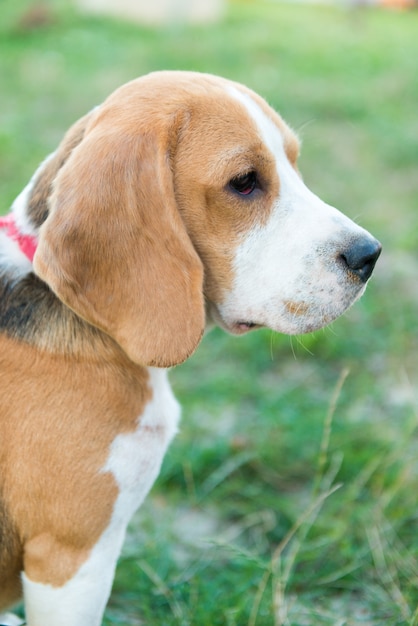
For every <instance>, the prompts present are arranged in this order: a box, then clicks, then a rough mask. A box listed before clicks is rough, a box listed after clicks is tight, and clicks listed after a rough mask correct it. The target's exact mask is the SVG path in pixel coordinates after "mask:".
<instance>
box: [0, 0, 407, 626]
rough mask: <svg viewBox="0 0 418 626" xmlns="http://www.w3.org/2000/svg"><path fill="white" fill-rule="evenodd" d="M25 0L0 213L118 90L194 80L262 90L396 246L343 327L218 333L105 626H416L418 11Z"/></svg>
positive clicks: (325, 192) (10, 22)
mask: <svg viewBox="0 0 418 626" xmlns="http://www.w3.org/2000/svg"><path fill="white" fill-rule="evenodd" d="M29 5H30V2H25V3H23V2H22V0H16V1H15V2H14V3H8V5H7V6H2V11H3V13H2V22H1V24H0V85H1V89H0V195H1V198H2V204H3V209H2V210H3V212H5V211H6V210H7V208H8V206H9V204H10V202H11V201H12V199H13V198H14V196H15V195H16V194H17V193H18V192H19V191H20V190H21V188H22V187H23V185H24V184H25V183H26V181H27V180H28V178H29V177H30V176H31V174H32V173H33V170H34V168H35V167H36V165H37V164H38V162H39V161H40V160H41V159H42V158H44V156H45V155H46V154H47V153H48V152H50V151H51V150H52V149H54V148H55V146H56V144H57V142H58V141H59V139H60V138H61V136H62V134H63V132H64V131H65V129H66V128H67V127H68V125H69V124H70V123H71V122H72V121H74V120H75V119H77V117H79V116H81V115H82V114H83V113H84V112H85V111H86V110H88V109H89V108H91V107H92V106H93V105H95V104H96V103H98V102H100V101H101V100H102V99H103V98H104V97H105V96H106V95H107V94H108V93H109V92H110V91H111V90H112V89H113V88H115V87H116V86H117V85H119V84H121V83H123V82H124V81H126V80H128V79H130V78H133V77H135V76H137V75H140V74H142V73H145V72H148V71H150V70H154V69H162V68H183V69H194V70H201V71H209V72H214V73H219V74H223V75H225V76H228V77H231V78H234V79H236V80H239V81H242V82H245V83H247V84H248V85H249V86H251V87H252V88H254V89H256V90H257V91H259V92H260V93H261V94H262V95H264V96H265V97H266V98H267V99H268V100H269V102H270V103H271V104H272V105H273V106H275V107H276V108H278V109H279V110H280V112H281V113H282V114H283V116H284V117H285V119H286V120H287V121H288V122H289V123H290V124H291V125H292V126H293V127H294V128H295V129H296V130H297V131H298V133H299V134H300V136H301V137H302V139H303V141H304V148H303V154H302V158H301V163H300V165H301V169H302V171H303V173H304V177H305V180H306V181H307V183H308V184H309V185H310V186H311V187H312V188H313V190H314V191H315V192H316V193H318V194H319V195H321V196H322V197H323V198H324V199H325V200H327V201H328V202H330V203H331V204H333V205H335V206H337V207H339V208H340V209H341V210H343V211H344V212H346V213H347V214H348V215H350V216H351V217H353V218H354V219H356V220H357V221H359V222H360V223H361V224H362V225H363V226H365V227H366V228H369V229H370V230H372V231H373V233H374V234H375V235H376V236H377V237H378V238H379V239H380V240H381V241H382V242H383V245H384V253H383V255H382V258H381V260H380V262H379V264H378V267H377V269H376V273H375V276H374V278H373V280H372V281H371V284H370V286H369V288H368V290H367V293H366V295H365V296H364V297H363V299H362V300H361V301H360V302H359V303H357V304H356V305H355V306H354V307H353V309H352V310H350V311H349V312H348V314H347V315H345V316H344V317H343V318H342V319H340V320H338V321H337V322H335V323H334V324H333V326H332V328H330V329H326V330H324V331H321V332H318V333H315V334H313V335H309V336H305V337H300V338H293V339H292V340H291V339H289V338H286V337H283V336H279V335H274V334H272V333H270V332H267V331H266V332H264V331H263V332H258V333H255V334H252V335H250V336H247V337H245V338H242V339H240V340H237V339H233V338H231V337H228V336H226V335H224V334H222V333H221V332H220V331H213V332H212V333H210V334H209V335H208V336H207V337H206V338H205V339H204V341H203V342H202V345H201V347H200V348H199V350H198V352H197V353H196V354H195V355H194V356H193V357H192V358H191V359H190V360H189V361H188V362H187V363H186V364H185V365H183V366H181V367H178V368H176V369H175V370H174V371H173V372H172V375H171V378H172V382H173V386H174V388H175V390H176V395H177V396H178V398H179V399H180V401H181V403H182V406H183V418H182V428H181V433H180V434H179V436H178V437H177V439H176V441H175V442H174V444H173V445H172V447H171V449H170V452H169V454H168V455H167V458H166V460H165V463H164V466H163V470H162V473H161V476H160V478H159V480H158V482H157V484H156V486H155V487H154V489H153V491H152V494H151V496H150V497H149V498H148V500H147V502H146V504H145V505H144V506H143V507H142V509H141V510H140V511H139V513H138V514H137V516H136V517H135V519H134V520H133V523H132V524H131V527H130V530H129V534H128V539H127V543H126V546H125V549H124V553H123V556H122V558H121V561H120V564H119V567H118V570H117V574H116V580H115V585H114V590H113V594H112V597H111V600H110V603H109V607H108V610H107V613H106V617H105V622H104V624H105V626H110V625H112V624H119V625H120V624H123V625H125V626H130V625H134V624H145V623H146V624H147V625H149V626H157V625H163V626H189V625H190V626H192V625H193V626H216V625H222V626H246V625H248V626H279V625H286V626H304V625H308V626H311V625H312V626H322V625H324V626H326V625H332V626H336V625H339V626H343V625H349V626H355V625H359V626H360V625H368V626H377V625H387V626H397V625H401V624H405V625H409V626H412V625H416V624H418V614H417V606H418V520H417V517H418V507H417V500H418V496H417V494H418V460H417V459H418V433H417V424H418V407H417V392H416V382H417V379H418V357H417V354H418V334H417V308H418V283H417V275H418V259H417V243H418V237H417V233H418V211H417V206H416V205H417V198H418V176H417V173H416V172H417V165H418V140H417V137H418V114H417V111H418V110H417V105H418V80H417V76H418V74H417V69H418V68H417V59H418V37H417V32H418V30H417V29H418V14H417V13H414V12H410V13H393V12H384V11H378V10H355V9H352V10H350V9H348V8H332V7H324V6H313V7H311V6H298V5H287V4H279V3H273V2H271V3H267V2H262V1H259V0H257V2H247V3H245V2H241V3H239V2H235V3H233V4H232V5H231V7H230V10H229V11H228V15H227V17H226V19H225V20H224V21H223V22H222V23H221V24H218V25H215V26H210V27H182V26H180V25H176V26H172V27H169V26H168V27H164V28H161V29H150V28H143V27H139V26H136V25H133V24H127V23H123V22H114V21H111V20H107V19H105V18H93V17H87V16H84V17H83V16H80V15H77V14H76V13H75V12H74V11H73V10H72V9H71V8H70V7H69V6H68V5H66V4H62V5H61V4H58V3H55V4H54V3H51V5H50V12H51V13H50V17H51V21H50V23H48V24H46V25H44V26H43V27H40V28H34V29H27V28H26V29H25V28H22V27H21V26H20V24H21V16H22V14H23V12H24V11H25V10H26V8H25V7H27V6H29ZM347 371H348V374H347Z"/></svg>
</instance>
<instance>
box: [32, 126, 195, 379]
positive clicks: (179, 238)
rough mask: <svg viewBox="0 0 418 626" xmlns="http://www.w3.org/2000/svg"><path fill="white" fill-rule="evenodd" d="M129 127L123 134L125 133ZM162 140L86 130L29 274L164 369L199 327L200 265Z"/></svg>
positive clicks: (58, 185)
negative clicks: (187, 230)
mask: <svg viewBox="0 0 418 626" xmlns="http://www.w3.org/2000/svg"><path fill="white" fill-rule="evenodd" d="M125 130H126V129H125ZM167 143H168V139H167V137H164V136H163V134H162V133H160V134H158V133H155V134H153V133H150V134H149V135H144V134H139V133H138V134H136V135H135V134H132V133H129V132H124V130H123V129H122V130H121V129H119V130H118V129H117V128H114V127H113V128H111V129H109V128H104V129H103V128H101V127H100V126H97V127H95V128H93V129H92V130H91V131H90V132H89V134H88V135H87V136H85V137H84V139H83V140H82V141H81V143H80V144H79V145H78V146H77V147H76V148H75V149H74V150H73V152H72V154H71V156H70V158H69V159H68V160H67V162H66V163H65V165H64V166H63V167H62V169H61V171H60V172H59V174H58V176H57V178H56V180H55V183H54V192H53V194H52V196H51V200H50V214H49V217H48V219H47V220H46V222H45V223H44V225H43V226H42V228H41V231H40V240H39V246H38V249H37V251H36V254H35V259H34V268H35V271H36V273H37V274H38V275H39V276H40V278H42V279H43V280H44V281H45V282H46V283H47V284H48V285H49V286H50V287H51V289H52V290H53V291H54V293H55V294H56V295H57V296H58V297H59V298H60V299H61V300H62V301H63V302H64V303H65V304H66V305H67V306H69V307H70V308H71V309H72V310H73V311H74V312H75V313H77V314H78V315H80V316H81V317H82V318H83V319H85V320H86V321H87V322H89V323H91V324H93V325H95V326H97V327H98V328H100V329H102V330H103V331H105V332H106V333H107V334H109V335H110V336H111V337H113V338H114V339H115V340H116V341H117V342H118V343H119V345H120V346H121V347H122V348H123V349H124V351H125V352H126V353H127V354H128V356H129V357H130V358H131V359H132V360H133V361H134V362H136V363H140V364H144V365H153V366H157V367H170V366H172V365H175V364H177V363H181V362H182V361H184V360H185V359H186V358H187V357H188V356H190V354H191V353H192V352H193V351H194V350H195V348H196V346H197V345H198V343H199V341H200V339H201V336H202V333H203V329H204V299H203V285H202V283H203V268H202V263H201V261H200V258H199V257H198V255H197V253H196V251H195V250H194V248H193V245H192V243H191V241H190V238H189V236H188V234H187V232H186V229H185V226H184V224H183V221H182V219H181V216H180V214H179V212H178V209H177V206H176V200H175V196H174V188H173V181H172V173H171V169H170V162H169V154H168V145H167Z"/></svg>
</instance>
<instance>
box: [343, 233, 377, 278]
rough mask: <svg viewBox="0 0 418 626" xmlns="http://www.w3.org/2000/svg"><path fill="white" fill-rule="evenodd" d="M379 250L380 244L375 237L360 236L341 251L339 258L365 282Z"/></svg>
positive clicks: (371, 270)
mask: <svg viewBox="0 0 418 626" xmlns="http://www.w3.org/2000/svg"><path fill="white" fill-rule="evenodd" d="M381 251H382V246H381V244H380V243H379V242H378V241H377V240H376V239H372V238H367V239H364V238H362V239H361V240H357V241H355V242H353V243H352V244H351V245H350V247H348V248H347V249H346V250H344V252H341V254H340V255H339V258H340V260H341V261H342V262H343V263H344V265H345V267H346V268H347V269H348V270H349V271H350V272H352V273H353V274H355V275H356V276H358V277H359V278H360V279H361V280H362V281H363V282H366V281H367V280H368V279H369V278H370V276H371V274H372V272H373V268H374V266H375V265H376V261H377V259H378V258H379V255H380V253H381Z"/></svg>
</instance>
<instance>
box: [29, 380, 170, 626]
mask: <svg viewBox="0 0 418 626" xmlns="http://www.w3.org/2000/svg"><path fill="white" fill-rule="evenodd" d="M149 373H150V378H151V386H152V389H153V398H152V400H151V401H150V402H149V404H148V405H147V406H146V408H145V410H144V413H143V414H142V415H141V416H140V417H139V418H138V427H137V428H136V430H135V431H134V432H132V433H128V434H123V435H118V436H117V437H116V438H115V440H114V441H113V443H112V445H111V448H110V453H109V457H108V460H107V462H106V464H105V466H104V467H103V472H111V473H112V474H113V476H114V477H115V479H116V482H117V485H118V487H119V490H120V492H119V496H118V498H117V500H116V503H115V506H114V510H113V515H112V518H111V520H110V524H109V526H108V527H107V528H106V530H105V531H104V533H103V534H102V536H101V537H100V539H99V541H98V542H97V544H96V545H95V546H94V548H93V549H92V551H91V554H90V556H89V558H88V560H87V561H86V562H85V563H84V564H83V565H82V566H81V567H80V569H79V570H78V572H77V573H76V574H75V576H74V577H73V578H72V579H71V580H69V581H68V582H67V583H66V584H65V585H63V586H62V587H53V586H51V585H43V584H40V583H35V582H32V581H31V580H29V579H28V577H27V576H26V575H25V574H23V576H22V580H23V589H24V596H25V607H26V619H27V624H28V626H100V624H101V622H102V616H103V612H104V609H105V606H106V602H107V599H108V597H109V594H110V590H111V587H112V581H113V576H114V571H115V567H116V562H117V559H118V557H119V554H120V551H121V549H122V544H123V540H124V538H125V531H126V527H127V524H128V522H129V520H130V518H131V516H132V515H133V513H134V512H135V511H136V509H137V508H138V507H139V506H140V505H141V504H142V502H143V500H144V498H145V496H146V495H147V493H148V491H149V490H150V488H151V486H152V484H153V482H154V480H155V479H156V477H157V475H158V472H159V470H160V467H161V462H162V460H163V457H164V454H165V451H166V449H167V446H168V444H169V443H170V441H171V439H172V437H173V436H174V434H175V433H176V431H177V425H178V421H179V417H180V408H179V405H178V403H177V401H176V399H175V398H174V395H173V393H172V391H171V387H170V384H169V382H168V379H167V372H166V370H160V369H154V368H149Z"/></svg>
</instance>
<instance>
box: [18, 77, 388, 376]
mask: <svg viewBox="0 0 418 626" xmlns="http://www.w3.org/2000/svg"><path fill="white" fill-rule="evenodd" d="M298 151H299V146H298V141H297V139H296V137H295V135H294V134H293V133H292V131H291V130H290V129H289V128H288V126H287V125H286V124H285V123H284V121H283V120H282V119H281V118H280V117H279V116H278V115H277V114H276V113H275V112H274V111H273V110H272V109H271V108H270V107H269V106H268V105H267V104H266V103H265V102H264V100H262V99H261V98H260V97H259V96H257V95H256V94H254V93H253V92H251V91H250V90H248V89H247V88H245V87H243V86H242V85H239V84H236V83H233V82H230V81H227V80H225V79H221V78H217V77H214V76H209V75H201V74H193V73H187V72H162V73H155V74H151V75H148V76H146V77H143V78H140V79H138V80H136V81H133V82H131V83H128V84H127V85H124V86H123V87H121V88H120V89H118V90H117V91H116V92H114V93H113V94H112V95H111V96H110V97H109V98H108V99H107V100H106V101H105V102H104V104H103V105H102V106H100V107H98V108H97V109H95V110H94V111H92V113H90V114H89V115H88V116H86V118H84V119H83V121H82V122H80V123H79V124H77V125H76V126H75V127H74V128H73V129H72V130H71V131H70V132H69V134H68V135H67V137H66V138H65V140H64V142H63V144H62V146H61V148H60V149H59V150H58V151H57V153H56V154H55V156H54V157H53V158H52V159H51V160H50V161H48V163H47V164H46V166H45V168H44V170H42V169H41V171H40V174H39V176H38V179H37V180H36V181H35V183H34V189H33V198H37V202H35V201H33V202H32V207H34V209H33V219H34V220H36V210H35V209H37V210H38V209H39V206H41V205H42V202H41V201H40V199H41V198H42V193H43V191H42V190H46V191H45V192H44V195H45V194H47V195H50V198H49V209H48V213H49V214H48V217H47V219H46V221H45V223H44V224H43V225H42V228H41V230H40V241H39V246H38V250H37V252H36V255H35V261H34V266H35V271H36V272H37V273H38V274H39V276H40V277H41V278H42V279H43V280H45V281H46V282H47V283H48V284H49V285H50V287H51V288H52V290H53V291H54V292H55V293H56V294H57V296H58V297H59V298H60V299H61V300H62V301H63V302H64V303H65V304H67V305H68V306H69V307H70V308H71V309H73V310H74V311H75V312H76V313H77V314H78V315H80V316H81V317H83V318H84V319H85V320H87V321H88V322H90V323H91V324H93V325H95V326H97V327H99V328H101V329H102V330H104V331H105V332H106V333H108V334H109V335H110V336H112V337H113V338H114V339H115V340H116V341H117V342H118V343H119V344H120V345H121V346H122V347H123V349H124V350H125V351H126V352H127V354H128V355H129V356H130V358H131V359H133V360H134V361H136V362H138V363H143V364H149V365H157V366H161V367H166V366H170V365H174V364H176V363H179V362H181V361H183V360H184V359H185V358H187V357H188V356H189V355H190V354H191V353H192V352H193V350H194V349H195V348H196V346H197V344H198V343H199V341H200V338H201V335H202V332H203V329H204V326H205V309H206V319H207V320H212V321H214V322H215V323H217V324H219V325H220V326H221V327H222V328H224V329H226V330H227V331H229V332H232V333H235V334H241V333H243V332H246V331H247V330H250V329H251V328H256V327H260V326H267V327H269V328H272V329H274V330H276V331H279V332H284V333H289V334H293V333H304V332H307V331H311V330H313V329H316V328H320V327H322V326H324V325H325V324H328V323H329V322H331V321H332V320H334V319H335V318H336V317H337V316H339V315H341V313H343V312H344V311H345V310H346V309H347V307H349V306H350V305H351V304H352V303H353V302H354V301H355V300H356V299H357V298H358V297H359V296H360V295H361V294H362V292H363V291H364V289H365V285H366V282H367V280H368V278H369V277H370V275H371V272H372V270H373V267H374V264H375V262H376V260H377V258H378V256H379V253H380V245H379V243H378V242H377V241H376V240H375V239H374V238H373V237H371V235H369V234H368V233H367V232H366V231H364V230H363V229H361V228H359V227H358V226H356V225H355V224H354V223H353V222H352V221H351V220H349V219H348V218H346V217H345V216H343V215H342V214H341V213H339V212H338V211H337V210H336V209H334V208H332V207H330V206H328V205H327V204H325V203H324V202H322V201H321V200H320V199H319V198H317V197H316V196H315V195H314V194H313V193H312V192H311V191H309V190H308V189H307V187H306V186H305V185H304V183H303V181H302V179H301V177H300V174H299V172H298V169H297V157H298ZM50 189H52V193H50ZM30 206H31V203H29V207H30ZM39 215H40V212H39V210H38V219H40V217H39Z"/></svg>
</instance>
